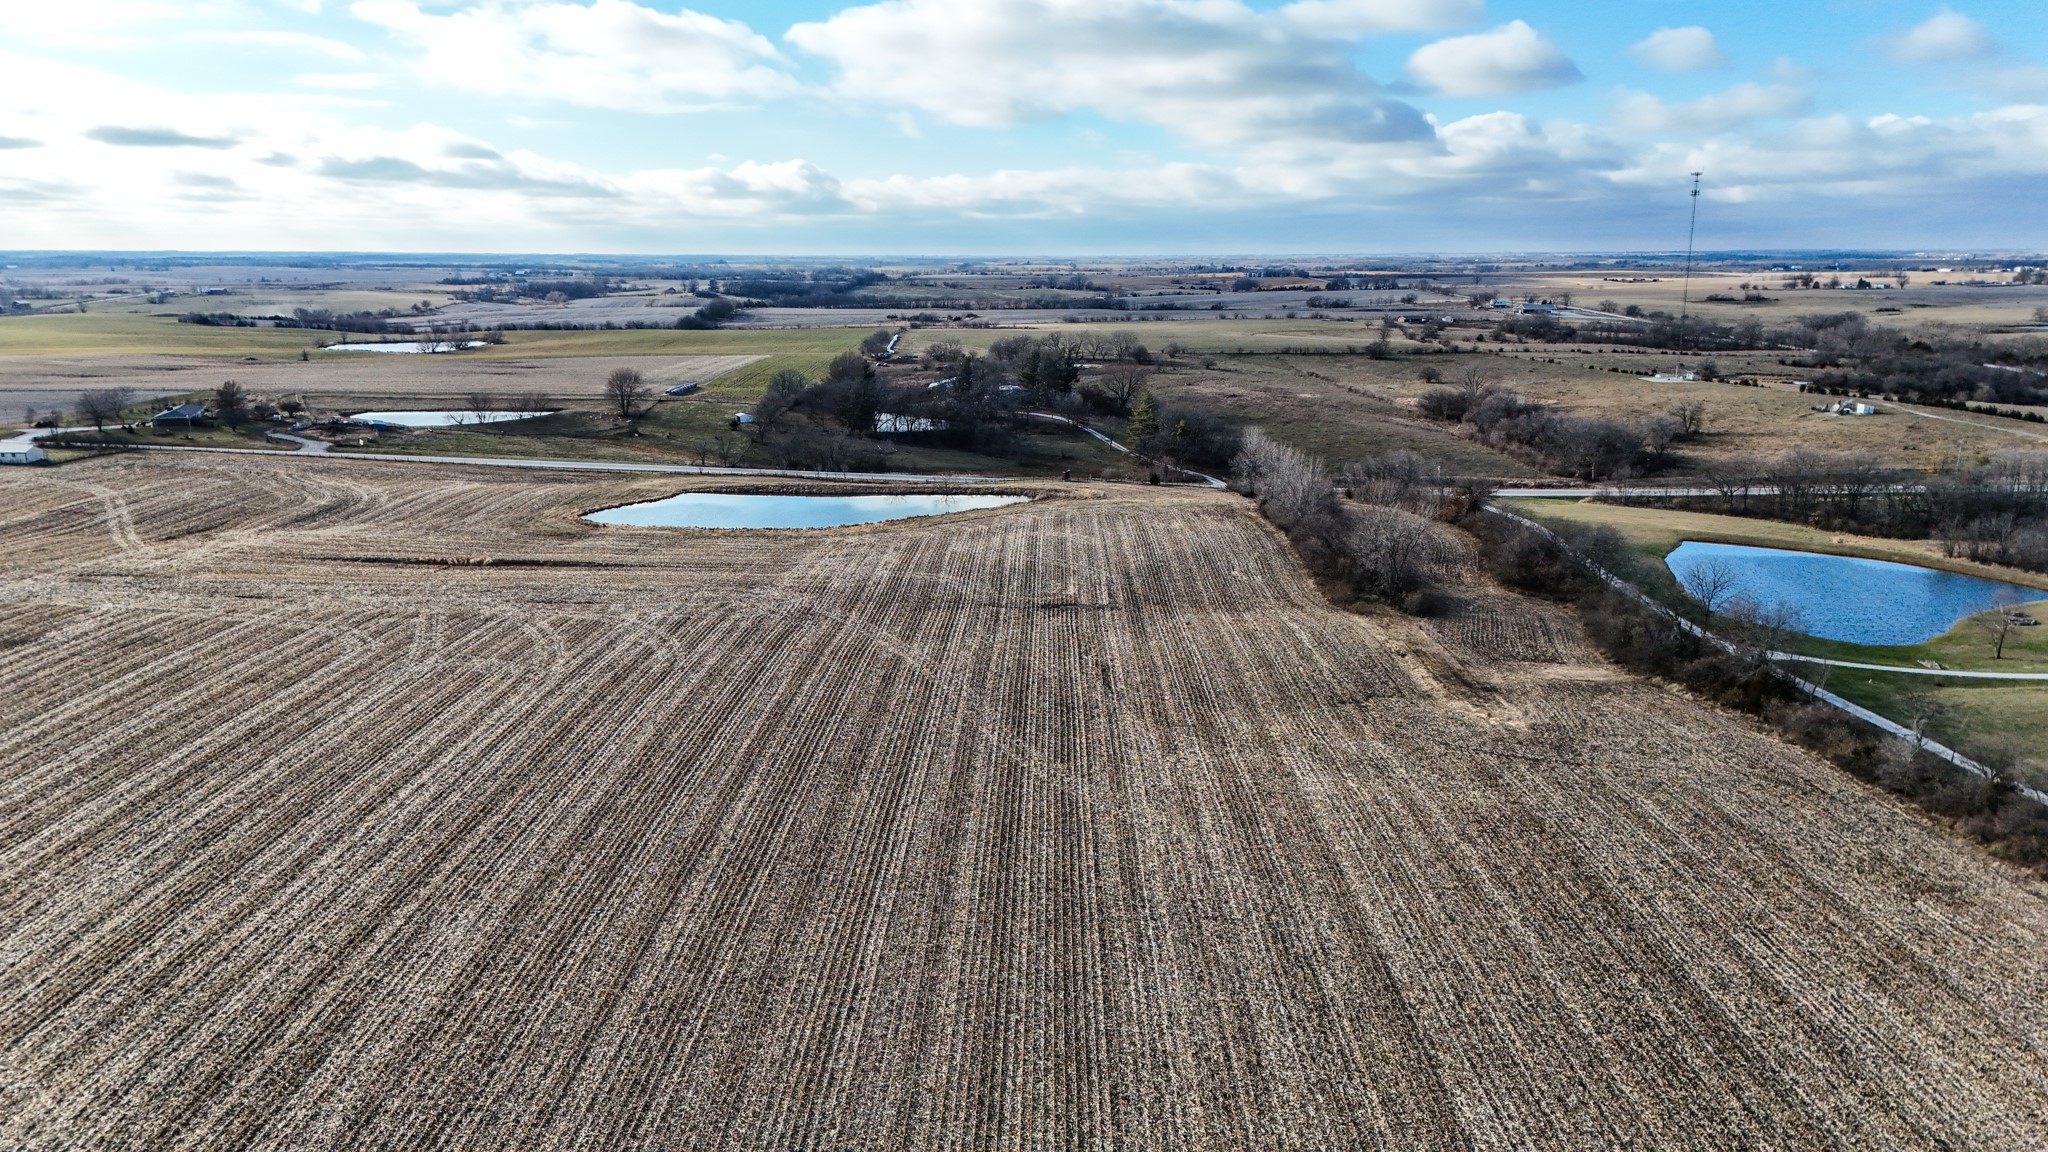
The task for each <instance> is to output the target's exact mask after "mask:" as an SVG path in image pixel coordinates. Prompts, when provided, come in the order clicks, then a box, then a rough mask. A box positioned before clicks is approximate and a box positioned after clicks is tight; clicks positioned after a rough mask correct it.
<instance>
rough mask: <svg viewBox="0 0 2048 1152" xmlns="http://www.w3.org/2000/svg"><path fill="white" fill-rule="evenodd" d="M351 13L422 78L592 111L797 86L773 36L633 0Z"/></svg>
mask: <svg viewBox="0 0 2048 1152" xmlns="http://www.w3.org/2000/svg"><path fill="white" fill-rule="evenodd" d="M349 11H350V12H351V13H353V14H354V15H355V16H356V17H358V18H359V19H362V20H365V21H368V22H370V23H372V24H376V25H378V26H380V27H382V28H384V29H385V30H387V31H388V32H390V33H391V34H392V35H393V36H394V37H396V38H397V39H399V40H400V41H401V42H403V43H405V44H407V45H408V46H409V47H411V48H412V49H414V50H415V52H416V53H417V55H416V56H415V57H414V58H413V60H412V62H411V69H412V71H413V73H414V74H415V75H417V76H418V77H419V78H420V79H421V80H422V81H424V82H426V83H429V84H434V85H439V86H443V87H450V88H459V89H462V90H464V91H469V92H478V93H482V94H484V95H488V96H500V97H509V98H514V99H521V100H530V101H534V102H543V103H544V102H558V103H565V104H574V105H580V106H583V107H589V108H615V109H626V110H632V111H685V110H691V109H697V108H704V107H711V106H715V105H719V104H725V103H731V102H735V101H746V100H752V99H760V98H765V97H772V96H781V95H787V94H789V93H791V92H794V91H795V90H796V88H797V84H796V81H795V80H793V79H791V78H790V76H789V75H788V74H787V73H785V72H784V71H783V70H782V68H781V66H780V65H781V61H780V54H779V53H778V52H777V51H776V49H775V46H774V45H773V44H772V43H770V42H769V41H768V40H767V39H765V38H764V37H762V36H761V35H759V34H758V33H756V32H755V31H754V30H753V29H751V28H749V27H748V26H747V25H745V24H742V23H740V22H739V21H737V20H722V19H719V18H717V17H715V16H707V15H705V14H703V13H701V12H696V11H692V10H691V9H688V8H683V9H679V10H678V11H676V12H675V13H674V14H672V15H671V14H668V13H664V12H658V11H656V10H654V9H652V8H646V7H642V6H641V5H639V4H635V3H632V2H630V0H588V2H577V0H484V2H483V3H479V4H476V5H473V6H470V7H466V8H463V9H460V10H458V11H455V12H451V13H448V14H446V15H440V14H436V13H433V12H430V11H428V10H427V9H426V7H425V6H424V5H423V4H422V3H421V2H420V0H357V3H355V4H353V5H351V6H350V9H349Z"/></svg>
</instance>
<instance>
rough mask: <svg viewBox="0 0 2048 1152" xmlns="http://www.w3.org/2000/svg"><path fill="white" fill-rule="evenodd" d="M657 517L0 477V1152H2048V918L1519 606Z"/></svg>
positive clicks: (1060, 540) (1183, 498) (1247, 521)
mask: <svg viewBox="0 0 2048 1152" xmlns="http://www.w3.org/2000/svg"><path fill="white" fill-rule="evenodd" d="M666 490H668V489H667V488H664V487H663V486H662V482H661V481H656V480H651V479H650V480H625V479H620V480H612V479H606V480H599V481H593V480H587V479H573V478H568V477H548V476H528V475H506V474H502V473H492V472H489V471H486V470H476V471H467V470H454V469H427V468H404V469H387V468H380V467H378V466H376V465H371V464H367V463H345V462H337V461H324V462H302V461H284V460H277V461H273V460H261V459H234V460H226V459H220V458H213V459H199V458H175V459H174V458H167V457H164V456H151V457H148V458H139V459H137V458H130V459H120V460H113V461H102V462H94V463H91V464H87V465H75V466H71V467H67V468H65V469H63V470H61V471H58V472H46V473H32V474H31V473H13V474H8V475H6V476H4V477H0V508H4V509H5V511H4V512H0V531H4V532H5V533H6V534H7V536H8V538H9V539H10V540H12V541H14V545H13V547H12V548H11V549H10V552H9V559H8V562H7V567H6V569H5V580H4V583H0V602H4V605H5V609H4V612H0V618H4V619H6V620H7V621H8V623H7V625H6V626H5V627H4V628H0V1144H4V1145H6V1146H8V1147H21V1148H50V1149H56V1148H65V1149H70V1148H96V1147H108V1148H143V1147H151V1148H155V1147H164V1148H176V1147H192V1148H202V1147H203V1148H224V1147H292V1148H327V1147H391V1148H427V1147H472V1148H493V1149H497V1148H572V1147H590V1148H620V1147H682V1146H689V1147H720V1146H724V1147H736V1148H738V1147H769V1146H774V1147H818V1148H824V1147H877V1148H880V1147H891V1148H893V1147H972V1148H982V1147H1018V1148H1022V1147H1072V1146H1104V1147H1108V1146H1127V1147H1147V1148H1152V1147H1159V1148H1174V1147H1188V1148H1199V1147H1246V1146H1251V1147H1303V1148H1311V1147H1339V1146H1341V1147H1388V1148H1403V1149H1407V1148H1506V1147H1555V1148H1579V1147H1591V1146H1601V1147H1607V1146H1640V1147H1652V1146H1654V1147H1686V1146H1689V1147H1701V1148H1727V1147H1765V1146H1770V1147H1840V1148H1851V1147H1877V1146H1890V1147H1936V1146H1965V1147H1980V1148H2026V1147H2038V1146H2040V1145H2041V1143H2042V1142H2043V1141H2044V1140H2048V1054H2044V1043H2048V1012H2044V1009H2043V1008H2042V1006H2041V1002H2040V997H2039V995H2038V990H2039V988H2040V987H2041V986H2042V984H2043V978H2044V976H2048V961H2044V958H2043V957H2044V947H2043V945H2044V943H2048V910H2044V904H2043V891H2042V887H2041V886H2040V885H2039V884H2038V883H2036V882H2033V881H2030V880H2027V879H2025V878H2023V877H2021V876H2020V875H2018V874H2016V873H2015V872H2013V871H2012V870H2009V869H2006V868H2004V867H2003V866H2001V865H1998V864H1996V863H1995V862H1992V861H1989V860H1987V859H1986V858H1984V857H1983V856H1982V855H1981V854H1980V853H1978V852H1977V851H1976V850H1974V849H1973V848H1970V847H1968V846H1965V845H1963V844H1961V843H1960V842H1958V841H1956V840H1953V839H1951V838H1949V837H1947V836H1946V835H1945V834H1943V833H1942V832H1940V831H1939V830H1938V829H1935V828H1933V827H1931V826H1929V825H1928V824H1927V823H1925V822H1924V821H1923V820H1922V819H1921V818H1919V817H1917V816H1915V815H1913V814H1911V813H1909V812H1907V811H1904V810H1902V809H1901V808H1900V807H1899V806H1897V805H1895V804H1894V803H1892V802H1890V801H1889V800H1887V799H1886V798H1884V797H1882V796H1880V795H1878V794H1875V793H1873V792H1871V791H1870V790H1868V789H1866V788H1864V787H1863V786H1861V785H1859V784H1857V783H1855V782H1853V781H1851V780H1848V779H1846V778H1844V777H1842V776H1841V775H1839V774H1838V773H1836V772H1835V771H1834V770H1833V769H1831V768H1828V767H1826V766H1825V765H1822V764H1820V763H1818V762H1816V761H1814V760H1812V759H1810V758H1808V757H1806V756H1804V755H1802V754H1800V753H1797V752H1795V751H1793V750H1790V749H1788V748H1785V747H1784V746H1782V745H1779V744H1777V743H1775V742H1773V741H1771V740H1770V739H1769V738H1767V737H1766V736H1764V735H1761V734H1760V733H1758V732H1757V731H1755V730H1753V729H1752V728H1750V727H1749V726H1747V725H1746V724H1744V723H1743V722H1741V721H1738V720H1736V719H1732V718H1729V717H1726V716H1723V715H1721V714H1718V713H1714V712H1711V711H1708V710H1705V709H1702V708H1700V707H1698V706H1696V705H1694V704H1692V703H1690V702H1688V701H1686V700H1684V699H1682V698H1679V697H1676V696H1674V695H1671V694H1669V693H1666V692H1663V691H1660V690H1657V689H1655V688H1653V687H1650V686H1647V685H1644V684H1642V683H1640V682H1637V681H1634V680H1631V679H1628V678H1626V677H1622V676H1619V675H1617V674H1615V673H1613V672H1612V671H1611V670H1609V669H1606V668H1604V667H1601V666H1599V665H1598V664H1597V662H1595V661H1593V660H1592V658H1591V657H1590V656H1588V655H1587V654H1586V650H1585V649H1584V647H1583V645H1582V644H1581V643H1580V642H1579V641H1578V640H1577V639H1576V635H1575V633H1573V632H1572V631H1571V630H1570V628H1569V626H1568V625H1567V624H1566V623H1564V622H1563V620H1562V618H1561V617H1557V616H1556V615H1555V614H1553V613H1549V612H1548V611H1547V610H1546V609H1543V608H1541V607H1539V606H1535V605H1531V604H1529V603H1528V602H1526V601H1522V600H1520V599H1518V598H1515V597H1511V596H1507V595H1505V594H1497V595H1490V596H1486V597H1482V598H1481V600H1480V602H1479V603H1477V604H1475V606H1474V607H1473V608H1472V609H1471V611H1470V612H1469V613H1468V614H1466V615H1464V616H1462V617H1459V618H1455V619H1453V620H1451V621H1449V622H1446V623H1444V624H1438V625H1432V626H1430V627H1427V628H1422V627H1413V626H1409V625H1404V624H1400V623H1397V622H1391V621H1372V620H1366V619H1361V618H1359V617H1356V616H1351V615H1346V614H1343V613H1339V612H1336V611H1333V610H1331V609H1330V608H1329V607H1328V606H1327V605H1326V604H1324V603H1323V601H1322V600H1321V599H1320V598H1319V597H1318V596H1317V594H1316V593H1315V591H1314V589H1313V588H1312V587H1311V586H1309V584H1308V583H1307V582H1306V580H1305V579H1304V578H1303V576H1302V575H1301V573H1300V572H1299V571H1298V569H1297V568H1296V567H1295V565H1294V563H1293V561H1292V560H1291V558H1290V556H1289V554H1288V553H1287V552H1286V550H1285V547H1284V545H1283V544H1281V543H1279V542H1278V541H1277V540H1276V539H1275V538H1274V537H1273V536H1272V535H1271V533H1270V532H1269V531H1268V530H1267V529H1265V528H1264V527H1263V526H1262V525H1261V524H1260V522H1259V521H1258V520H1257V519H1256V518H1255V517H1253V516H1252V515H1251V514H1250V513H1249V512H1248V510H1247V509H1246V508H1245V507H1244V506H1243V505H1241V504H1240V503H1238V502H1237V501H1236V500H1235V498H1233V497H1227V496H1221V495H1213V494H1196V493H1156V492H1151V491H1143V490H1115V491H1109V492H1087V491H1082V492H1075V493H1073V494H1072V495H1071V497H1070V498H1056V499H1047V500H1042V501H1040V502H1038V503H1035V504H1033V505H1029V506H1025V507H1022V508H1015V509H1005V510H1000V511H994V512H988V513H974V514H967V515H964V516H960V517H956V518H951V519H949V520H946V521H935V522H924V523H919V522H915V521H913V522H906V523H902V524H895V525H884V526H876V527H872V528H866V529H853V530H844V531H834V532H828V533H811V534H704V533H689V532H669V531H659V530H655V531H649V530H622V529H599V528H594V527H590V526H586V525H582V524H580V523H579V522H578V521H577V520H576V519H575V513H576V511H578V510H579V509H582V508H588V507H595V506H599V505H604V504H612V503H618V502H621V501H623V500H627V499H632V498H635V497H636V496H641V495H646V494H652V493H655V492H659V491H666ZM483 559H488V560H490V561H491V563H489V564H480V563H477V561H479V560H483ZM1433 670H1437V671H1442V670H1449V672H1451V673H1453V674H1450V675H1435V674H1434V673H1433Z"/></svg>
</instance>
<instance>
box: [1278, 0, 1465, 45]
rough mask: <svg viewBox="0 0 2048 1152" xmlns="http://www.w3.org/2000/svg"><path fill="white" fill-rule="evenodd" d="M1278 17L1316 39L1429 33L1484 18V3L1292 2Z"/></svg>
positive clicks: (1461, 0)
mask: <svg viewBox="0 0 2048 1152" xmlns="http://www.w3.org/2000/svg"><path fill="white" fill-rule="evenodd" d="M1280 15H1281V16H1282V17H1284V18H1285V19H1287V20H1288V21H1290V22H1292V23H1293V24H1295V25H1297V26H1299V27H1301V28H1302V29H1304V30H1306V31H1308V32H1311V33H1313V34H1315V35H1318V36H1344V37H1356V36H1374V35H1379V34H1381V33H1386V32H1431V31H1434V30H1436V29H1438V28H1454V27H1457V26H1458V25H1460V24H1470V23H1472V22H1474V21H1476V20H1478V19H1480V18H1481V17H1483V16H1485V15H1486V2H1485V0H1295V2H1294V3H1292V4H1289V5H1287V6H1286V7H1285V8H1282V9H1281V10H1280Z"/></svg>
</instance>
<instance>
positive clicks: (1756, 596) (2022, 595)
mask: <svg viewBox="0 0 2048 1152" xmlns="http://www.w3.org/2000/svg"><path fill="white" fill-rule="evenodd" d="M1664 563H1665V564H1666V565H1668V566H1669V567H1670V568H1671V571H1672V574H1673V575H1675V576H1677V577H1678V581H1679V583H1680V584H1681V585H1684V584H1685V583H1686V581H1687V579H1688V578H1689V577H1690V576H1691V575H1692V574H1693V573H1694V572H1696V571H1697V570H1698V569H1700V568H1701V566H1703V565H1707V564H1713V563H1720V564H1723V565H1725V566H1726V567H1727V569H1728V571H1729V572H1730V573H1731V574H1732V576H1733V578H1734V583H1733V586H1732V587H1731V588H1730V589H1729V590H1728V593H1727V594H1728V595H1741V596H1747V597H1749V598H1750V599H1752V600H1754V601H1756V602H1757V603H1759V604H1763V605H1772V604H1779V603H1784V604H1789V605H1791V606H1792V607H1793V608H1794V609H1796V610H1798V612H1799V626H1800V629H1801V630H1802V631H1804V632H1806V633H1807V634H1808V635H1812V636H1819V637H1822V638H1823V639H1827V640H1840V641H1843V642H1845V643H1849V644H1918V643H1920V642H1921V641H1923V640H1931V639H1933V638H1934V637H1936V636H1939V635H1941V634H1942V633H1944V632H1946V631H1948V630H1949V629H1951V628H1953V627H1955V626H1956V623H1957V622H1958V621H1960V620H1962V619H1964V618H1965V617H1968V616H1974V615H1976V614H1977V613H1979V612H1982V611H1984V610H1985V609H1987V608H1991V607H1995V606H1996V605H1997V604H1998V603H1999V599H2000V597H2001V596H2002V595H2004V596H2011V597H2014V598H2015V602H2024V601H2028V600H2041V599H2048V592H2044V591H2042V590H2040V589H2038V588H2026V587H2022V586H2021V585H2018V584H2007V583H2004V582H2002V581H1998V580H1985V579H1982V578H1980V577H1976V576H1964V575H1961V574H1960V573H1956V572H1941V571H1937V570H1935V569H1933V568H1921V567H1917V566H1915V565H1912V564H1894V563H1891V562H1890V561H1886V560H1864V559H1860V558H1858V557H1854V556H1824V555H1822V554H1820V553H1817V552H1793V551H1788V550H1785V549H1781V548H1752V547H1749V546H1747V545H1742V544H1703V543H1701V542H1699V541H1697V540H1687V541H1686V542H1685V543H1683V544H1680V545H1679V546H1678V547H1677V548H1676V549H1674V550H1673V551H1672V552H1671V554H1670V555H1669V556H1666V557H1665V558H1664Z"/></svg>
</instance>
